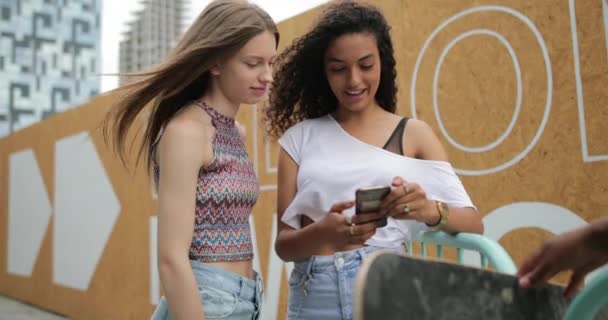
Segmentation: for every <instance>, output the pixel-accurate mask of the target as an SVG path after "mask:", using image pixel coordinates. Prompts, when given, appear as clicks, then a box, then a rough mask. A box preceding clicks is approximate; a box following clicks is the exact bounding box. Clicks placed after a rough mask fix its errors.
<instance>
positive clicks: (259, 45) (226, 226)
mask: <svg viewBox="0 0 608 320" xmlns="http://www.w3.org/2000/svg"><path fill="white" fill-rule="evenodd" d="M278 40H279V34H278V31H277V28H276V26H275V23H274V22H273V21H272V19H271V18H270V16H269V15H268V14H267V13H266V12H265V11H263V10H262V9H260V8H259V7H258V6H256V5H254V4H252V3H250V2H248V1H244V0H243V1H241V0H216V1H212V2H211V3H210V4H209V5H208V6H207V7H206V8H205V9H204V10H203V12H202V13H201V14H200V15H199V16H198V18H197V19H196V21H195V22H194V23H193V25H192V26H191V27H190V29H189V30H188V31H187V32H186V33H185V35H184V36H183V38H182V39H181V41H180V42H179V43H178V45H177V47H176V49H175V50H174V51H173V52H172V53H171V55H170V56H169V57H168V58H167V60H166V61H165V62H164V63H162V64H161V65H160V66H159V67H158V68H157V69H155V70H153V71H151V72H146V73H144V74H143V78H141V79H139V80H138V81H137V82H134V83H132V84H129V85H127V86H126V87H124V88H121V89H119V90H124V91H125V92H127V94H126V95H125V99H124V100H123V101H120V102H119V103H118V104H117V106H116V107H115V109H114V110H113V112H112V113H111V114H110V115H109V117H108V118H107V122H106V127H105V128H106V134H108V133H111V134H112V140H113V142H114V146H115V149H116V151H117V152H118V154H119V155H120V156H121V158H122V159H123V160H124V159H125V145H126V141H125V139H126V138H125V137H126V136H127V132H129V131H130V129H131V128H132V127H133V126H134V123H135V120H136V118H137V117H138V115H140V114H141V113H142V110H144V109H146V111H147V110H149V111H150V115H149V117H150V118H149V121H148V123H147V127H146V130H145V133H144V136H143V142H142V144H141V148H140V150H139V156H142V155H143V156H144V157H145V159H146V163H147V164H148V166H149V167H150V168H151V171H152V172H153V173H154V178H155V181H156V186H157V188H158V208H159V209H158V217H159V218H158V257H159V259H158V260H159V261H158V269H159V273H160V280H161V284H162V288H163V291H164V294H165V296H164V297H163V298H162V299H161V301H160V303H159V305H158V307H157V309H156V311H155V312H154V314H153V316H152V319H158V320H160V319H205V318H213V319H248V320H249V319H256V318H257V317H258V315H259V312H260V305H261V299H262V281H261V279H260V275H259V274H258V273H257V272H255V271H254V270H253V268H252V259H253V247H252V240H251V234H250V226H249V215H250V214H251V209H252V207H253V205H254V204H255V202H256V200H257V196H258V189H259V183H258V180H257V177H256V175H255V172H254V168H253V164H252V162H251V161H250V159H249V157H248V155H247V151H246V149H245V145H244V141H243V139H244V137H243V132H241V130H240V129H239V126H238V124H237V123H236V121H235V116H236V114H237V112H238V110H239V106H240V105H241V104H255V103H257V102H258V101H260V100H261V99H263V97H264V96H265V95H266V94H267V91H268V88H269V85H270V82H271V81H272V64H273V61H274V59H275V54H276V48H277V44H278ZM148 108H149V109H148Z"/></svg>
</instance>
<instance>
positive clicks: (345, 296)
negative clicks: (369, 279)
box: [287, 246, 403, 320]
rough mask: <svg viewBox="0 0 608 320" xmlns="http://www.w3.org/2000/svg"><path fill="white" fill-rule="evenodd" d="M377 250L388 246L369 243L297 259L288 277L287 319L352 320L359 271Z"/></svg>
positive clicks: (400, 249)
mask: <svg viewBox="0 0 608 320" xmlns="http://www.w3.org/2000/svg"><path fill="white" fill-rule="evenodd" d="M376 250H387V249H386V248H380V247H372V246H368V247H363V248H360V249H356V250H352V251H344V252H337V253H335V254H334V255H331V256H312V257H310V258H308V259H307V260H305V261H301V262H296V263H295V264H294V269H293V271H292V273H291V276H290V277H289V302H288V305H287V319H289V320H296V319H297V320H336V319H343V320H351V319H352V318H353V291H354V289H355V280H356V276H357V271H359V269H360V267H361V264H362V262H363V258H364V257H365V256H367V255H369V254H371V253H373V252H374V251H376ZM390 250H391V251H400V252H402V250H403V248H401V247H399V248H395V249H390Z"/></svg>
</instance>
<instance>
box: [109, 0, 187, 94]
mask: <svg viewBox="0 0 608 320" xmlns="http://www.w3.org/2000/svg"><path fill="white" fill-rule="evenodd" d="M186 8H187V1H186V0H143V1H142V9H140V10H139V11H137V12H136V13H135V15H134V18H133V20H131V21H130V22H129V23H128V24H127V30H126V31H125V32H124V33H123V39H122V40H121V42H120V49H119V50H120V58H119V72H120V74H121V75H123V76H121V77H120V83H121V84H124V83H125V82H127V81H128V77H126V76H124V74H129V73H136V72H140V71H143V70H146V69H148V68H149V67H151V66H154V65H156V64H157V63H159V62H160V61H161V60H162V59H163V58H165V57H166V56H167V54H168V53H169V52H170V51H171V49H173V48H174V47H175V45H176V44H177V41H178V39H179V37H180V36H181V34H182V32H183V30H184V24H185V20H186V17H185V13H186V12H185V11H186Z"/></svg>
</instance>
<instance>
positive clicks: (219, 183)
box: [153, 101, 259, 262]
mask: <svg viewBox="0 0 608 320" xmlns="http://www.w3.org/2000/svg"><path fill="white" fill-rule="evenodd" d="M195 104H196V105H197V106H199V107H201V108H202V109H203V110H205V111H206V112H207V113H208V114H209V116H211V119H212V122H213V126H214V127H215V135H214V137H213V153H214V155H213V160H212V161H211V163H210V164H209V165H208V166H205V167H203V168H201V169H200V171H199V175H198V180H197V185H196V208H195V213H194V214H195V220H194V235H193V237H192V243H191V245H190V252H189V258H190V260H195V261H200V262H234V261H245V260H252V259H253V245H252V242H251V229H250V224H249V215H250V214H251V210H252V208H253V206H254V205H255V203H256V201H257V198H258V193H259V182H258V179H257V176H256V174H255V171H254V168H253V163H252V162H251V160H250V159H249V156H248V154H247V150H246V149H245V145H244V143H243V140H242V138H241V135H240V133H239V130H238V128H237V126H236V124H235V120H234V119H232V118H230V117H227V116H225V115H223V114H221V113H219V112H218V111H216V110H215V109H213V108H212V107H210V106H209V105H207V104H206V103H205V102H201V101H196V102H195ZM153 168H154V177H155V180H156V184H157V185H158V181H159V177H160V168H159V166H158V164H157V163H156V162H154V163H153Z"/></svg>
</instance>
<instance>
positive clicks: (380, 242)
mask: <svg viewBox="0 0 608 320" xmlns="http://www.w3.org/2000/svg"><path fill="white" fill-rule="evenodd" d="M277 68H278V71H277V72H276V74H275V81H274V83H273V90H272V92H271V95H270V105H269V107H268V108H267V109H266V115H265V116H266V120H267V124H268V126H267V127H268V130H269V133H270V134H271V135H272V136H275V137H278V136H281V138H280V139H279V144H280V146H281V149H280V152H279V166H278V189H277V190H278V203H277V206H278V208H277V212H278V225H279V232H278V235H277V239H276V242H275V249H276V251H277V254H278V255H279V257H281V258H282V259H283V260H285V261H295V267H294V270H293V272H292V274H291V276H290V279H289V288H290V292H289V305H288V317H289V319H315V320H321V319H351V318H352V310H353V306H352V291H353V287H354V282H355V275H356V273H357V271H358V270H359V267H360V266H361V260H362V259H363V257H365V256H366V255H368V254H369V253H371V252H373V251H375V250H378V249H389V250H402V248H403V243H404V242H405V241H408V240H411V239H413V237H414V236H415V235H416V233H417V232H419V231H422V230H428V229H431V228H432V229H437V230H443V231H446V232H450V233H452V232H460V231H464V232H475V233H482V232H483V225H482V222H481V219H480V217H479V215H478V213H477V210H476V209H475V207H474V206H473V204H472V203H471V200H470V198H469V196H468V195H467V193H466V191H465V190H464V187H463V186H462V183H461V182H460V179H459V178H458V177H457V176H456V174H455V173H454V170H453V169H452V167H451V165H450V164H449V163H448V162H447V156H446V153H445V151H444V149H443V147H442V146H441V144H440V142H439V140H438V138H437V137H436V136H435V134H434V133H433V131H432V129H431V128H430V127H429V126H428V125H427V124H426V123H424V122H422V121H420V120H415V119H407V118H402V117H399V116H398V115H396V114H395V109H396V104H397V102H396V93H397V88H396V84H395V78H396V71H395V59H394V56H393V46H392V42H391V38H390V27H389V25H388V23H387V21H386V19H385V18H384V16H383V15H382V13H381V12H380V11H379V10H378V9H377V8H375V7H373V6H370V5H367V4H363V3H359V2H357V1H339V2H334V3H332V4H330V5H329V7H328V8H326V10H325V11H324V13H323V14H322V15H321V17H320V18H319V20H318V21H317V22H316V24H315V25H314V27H313V28H312V30H310V31H309V32H308V33H306V34H304V35H303V36H302V37H300V38H298V39H296V40H295V41H294V42H293V43H292V44H291V46H289V47H288V48H287V49H286V50H285V51H284V52H283V53H281V54H280V55H279V57H278V58H277ZM372 185H384V186H390V187H391V191H390V193H389V194H388V196H386V197H385V198H384V200H383V201H382V204H381V207H380V209H378V210H377V212H373V213H367V214H353V211H354V208H353V207H354V203H353V201H352V200H353V198H354V197H355V191H356V190H357V189H358V188H361V187H367V186H372ZM385 224H386V226H384V225H385ZM404 276H407V275H404Z"/></svg>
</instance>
